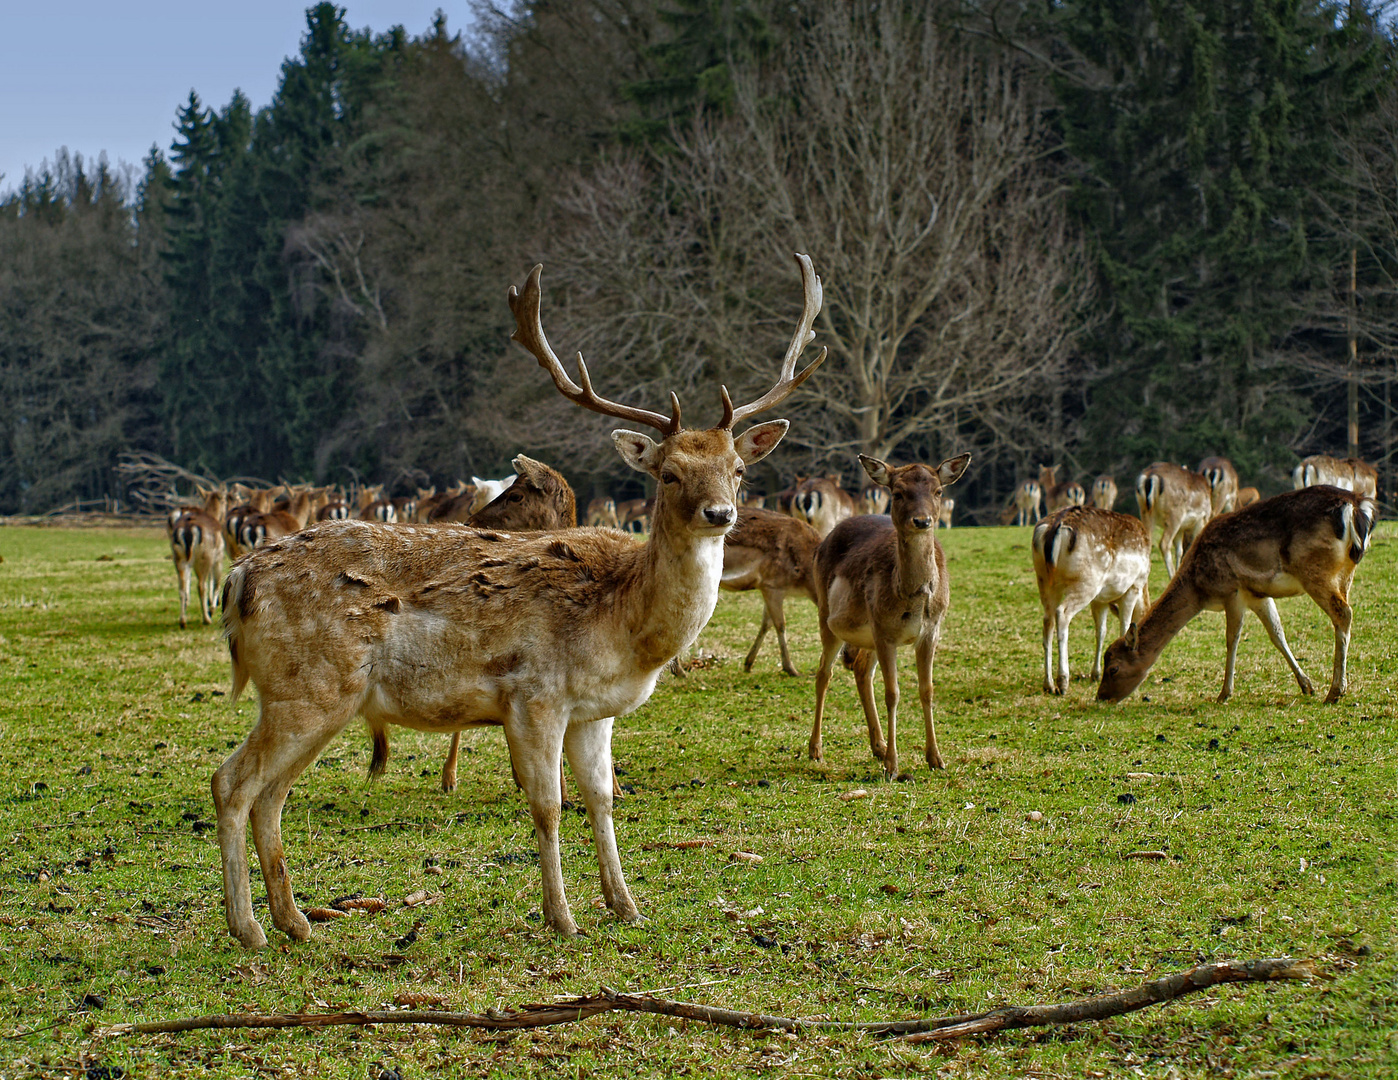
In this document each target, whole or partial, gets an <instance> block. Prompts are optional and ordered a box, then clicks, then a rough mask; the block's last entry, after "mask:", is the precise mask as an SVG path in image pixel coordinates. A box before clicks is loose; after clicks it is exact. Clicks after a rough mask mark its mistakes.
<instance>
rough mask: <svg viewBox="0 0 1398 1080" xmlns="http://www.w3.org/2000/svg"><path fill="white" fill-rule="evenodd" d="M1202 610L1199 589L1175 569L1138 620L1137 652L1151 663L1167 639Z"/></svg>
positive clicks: (1161, 650)
mask: <svg viewBox="0 0 1398 1080" xmlns="http://www.w3.org/2000/svg"><path fill="white" fill-rule="evenodd" d="M1202 610H1203V604H1202V602H1201V600H1200V596H1199V592H1198V590H1197V589H1196V588H1195V587H1194V586H1193V585H1192V584H1190V583H1188V582H1187V581H1186V580H1185V579H1184V578H1182V577H1181V576H1180V575H1179V573H1178V572H1177V573H1176V574H1175V576H1174V577H1173V578H1172V579H1171V581H1170V584H1168V585H1166V586H1165V591H1164V592H1163V593H1161V594H1160V597H1159V598H1158V599H1157V600H1156V601H1155V603H1154V604H1152V605H1151V607H1150V611H1148V612H1147V613H1146V615H1145V618H1143V619H1142V620H1141V623H1140V626H1139V628H1138V629H1139V631H1140V643H1139V645H1138V647H1137V652H1138V653H1139V655H1140V656H1142V657H1146V658H1149V660H1150V662H1151V663H1154V662H1155V660H1156V658H1157V657H1159V656H1160V654H1161V653H1162V652H1163V651H1164V650H1165V646H1166V645H1168V644H1169V643H1170V640H1171V639H1172V638H1173V637H1174V636H1175V635H1176V634H1178V633H1179V632H1180V631H1181V630H1183V629H1184V627H1185V624H1186V623H1188V622H1189V620H1190V619H1192V618H1194V616H1196V615H1198V614H1199V612H1200V611H1202Z"/></svg>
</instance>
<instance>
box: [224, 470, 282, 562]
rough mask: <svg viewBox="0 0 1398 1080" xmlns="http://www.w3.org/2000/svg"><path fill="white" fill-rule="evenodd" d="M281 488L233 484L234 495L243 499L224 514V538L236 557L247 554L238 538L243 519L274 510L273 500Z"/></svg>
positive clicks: (229, 551) (230, 551)
mask: <svg viewBox="0 0 1398 1080" xmlns="http://www.w3.org/2000/svg"><path fill="white" fill-rule="evenodd" d="M281 490H282V489H281V488H250V487H247V486H245V485H243V484H234V485H233V497H234V498H237V499H241V500H242V501H241V502H239V503H238V504H237V505H236V506H234V507H233V508H232V509H231V510H229V511H228V512H227V513H226V514H224V516H223V540H224V544H225V545H226V546H227V548H228V553H229V554H230V555H232V556H233V558H235V559H240V558H242V557H243V556H244V555H246V554H247V550H246V549H244V548H243V546H242V544H241V542H240V541H239V539H238V531H239V530H240V529H241V528H242V525H243V519H244V518H247V517H249V516H251V515H253V514H266V513H270V512H271V510H272V500H273V499H275V498H276V496H277V493H278V492H279V491H281Z"/></svg>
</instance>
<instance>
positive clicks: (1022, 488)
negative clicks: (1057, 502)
mask: <svg viewBox="0 0 1398 1080" xmlns="http://www.w3.org/2000/svg"><path fill="white" fill-rule="evenodd" d="M1042 496H1043V488H1041V487H1039V482H1038V481H1037V480H1025V481H1022V482H1021V483H1020V485H1019V487H1017V488H1015V493H1014V498H1013V500H1012V505H1013V507H1014V519H1015V524H1016V525H1030V524H1035V525H1037V524H1038V523H1039V519H1040V518H1042V517H1043V512H1042V510H1041V509H1040V506H1041V501H1040V500H1041V498H1042Z"/></svg>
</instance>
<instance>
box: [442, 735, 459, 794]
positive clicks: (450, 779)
mask: <svg viewBox="0 0 1398 1080" xmlns="http://www.w3.org/2000/svg"><path fill="white" fill-rule="evenodd" d="M460 754H461V732H459V731H453V732H452V733H451V749H450V750H448V751H447V760H446V761H444V762H442V790H443V791H445V792H446V793H447V794H448V795H450V794H451V793H452V792H453V791H455V790H456V759H457V757H458V756H460Z"/></svg>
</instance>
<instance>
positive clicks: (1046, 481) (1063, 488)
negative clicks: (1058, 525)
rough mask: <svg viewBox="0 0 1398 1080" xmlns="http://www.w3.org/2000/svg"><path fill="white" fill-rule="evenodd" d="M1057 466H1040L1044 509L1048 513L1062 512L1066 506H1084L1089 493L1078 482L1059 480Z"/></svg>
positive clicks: (1040, 483)
mask: <svg viewBox="0 0 1398 1080" xmlns="http://www.w3.org/2000/svg"><path fill="white" fill-rule="evenodd" d="M1057 473H1058V466H1057V465H1040V466H1039V487H1040V488H1041V489H1042V490H1043V493H1044V508H1045V511H1046V512H1047V513H1050V514H1051V513H1053V512H1054V511H1055V510H1062V509H1063V508H1064V507H1065V506H1082V505H1083V503H1085V502H1087V492H1086V491H1084V490H1083V486H1082V485H1081V484H1079V483H1078V482H1077V481H1076V480H1062V481H1060V480H1058V479H1057Z"/></svg>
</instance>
